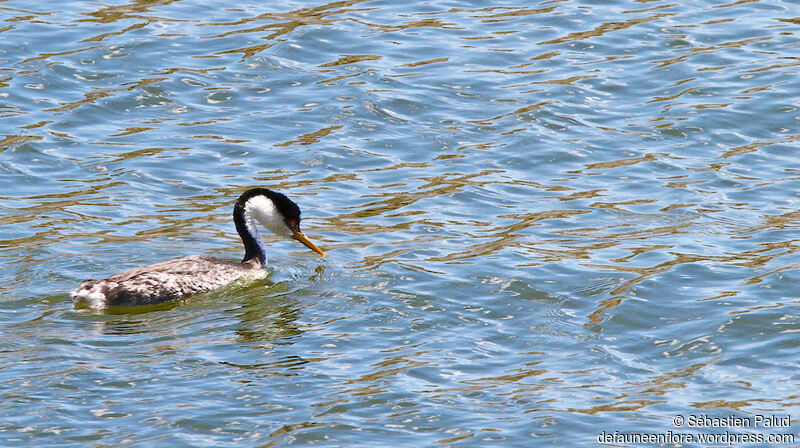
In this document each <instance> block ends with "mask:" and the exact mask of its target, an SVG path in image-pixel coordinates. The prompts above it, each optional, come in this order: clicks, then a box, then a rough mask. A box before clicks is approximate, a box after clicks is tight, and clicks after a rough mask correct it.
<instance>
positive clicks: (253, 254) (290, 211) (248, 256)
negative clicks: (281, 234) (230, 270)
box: [233, 188, 300, 265]
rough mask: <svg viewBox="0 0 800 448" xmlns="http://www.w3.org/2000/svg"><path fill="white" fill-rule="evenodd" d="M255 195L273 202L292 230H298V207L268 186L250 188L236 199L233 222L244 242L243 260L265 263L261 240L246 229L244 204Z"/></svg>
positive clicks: (265, 256)
mask: <svg viewBox="0 0 800 448" xmlns="http://www.w3.org/2000/svg"><path fill="white" fill-rule="evenodd" d="M256 196H265V197H266V198H267V199H269V200H270V201H272V203H273V204H275V208H276V209H277V210H278V213H280V214H281V215H282V216H283V219H284V220H285V221H286V225H287V226H288V227H289V228H290V229H293V230H297V231H300V207H298V206H297V204H295V203H294V202H293V201H292V200H291V199H289V198H287V197H286V195H285V194H283V193H278V192H277V191H273V190H270V189H268V188H251V189H249V190H247V191H245V192H244V193H242V195H241V196H239V199H237V200H236V205H234V206H233V222H234V223H235V224H236V231H237V232H239V236H241V237H242V242H243V243H244V251H245V252H244V260H242V262H245V261H249V260H252V259H254V258H256V259H258V261H260V262H261V264H262V265H263V264H265V263H266V259H267V254H266V253H264V249H263V246H262V243H261V241H258V240H257V239H256V238H257V237H256V236H255V235H253V234H252V233H250V230H248V229H247V220H246V217H245V206H246V204H247V201H249V200H250V199H251V198H253V197H256Z"/></svg>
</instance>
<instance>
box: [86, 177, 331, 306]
mask: <svg viewBox="0 0 800 448" xmlns="http://www.w3.org/2000/svg"><path fill="white" fill-rule="evenodd" d="M256 221H258V222H260V223H261V224H262V225H263V226H264V227H266V228H267V229H269V230H271V231H272V232H274V233H275V234H277V235H279V236H282V237H284V238H294V239H296V240H298V241H300V242H301V243H303V244H305V245H306V247H308V248H309V249H311V250H313V251H314V252H316V253H318V254H320V255H322V256H323V257H324V256H325V253H324V252H322V251H321V250H320V249H319V248H318V247H317V246H315V245H314V243H312V242H311V241H309V239H308V238H307V237H306V236H305V235H304V234H303V232H301V231H300V208H299V207H298V206H297V204H295V203H294V202H292V200H291V199H289V198H287V197H286V196H285V195H283V194H282V193H278V192H277V191H272V190H268V189H266V188H253V189H251V190H247V191H245V192H244V193H243V194H242V195H241V196H240V197H239V199H238V200H237V201H236V205H234V206H233V222H234V223H235V224H236V231H237V232H239V236H241V237H242V242H243V243H244V250H245V253H244V259H242V261H241V263H236V262H234V261H229V260H224V259H221V258H216V257H209V256H206V255H191V256H188V257H183V258H177V259H174V260H169V261H162V262H161V263H156V264H151V265H149V266H144V267H140V268H135V269H131V270H129V271H125V272H120V273H119V274H114V275H112V276H111V277H108V278H106V279H104V280H85V281H83V282H81V283H80V285H78V287H77V288H75V290H74V291H72V294H70V295H71V296H72V300H73V302H74V304H75V305H76V306H80V305H84V304H85V305H88V306H89V307H90V308H95V309H102V308H106V307H110V306H118V305H148V304H154V303H161V302H167V301H170V300H175V299H179V298H181V297H185V296H188V295H191V294H197V293H201V292H205V291H211V290H212V289H216V288H219V287H221V286H224V285H227V284H229V283H231V282H233V281H235V280H238V279H242V278H248V277H260V276H263V275H264V271H263V267H264V265H265V264H266V261H267V253H266V249H265V247H264V243H263V241H262V240H261V235H260V234H259V233H258V228H257V227H256Z"/></svg>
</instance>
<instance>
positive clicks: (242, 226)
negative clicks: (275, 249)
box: [233, 198, 267, 265]
mask: <svg viewBox="0 0 800 448" xmlns="http://www.w3.org/2000/svg"><path fill="white" fill-rule="evenodd" d="M248 199H249V198H248ZM245 202H247V200H244V201H242V200H241V198H239V200H238V201H236V205H234V206H233V223H234V224H236V231H237V232H238V233H239V236H240V237H241V238H242V243H244V258H243V259H242V263H244V262H246V261H251V260H253V259H256V260H258V261H259V263H261V264H262V265H264V264H265V263H266V262H267V254H265V253H264V249H263V248H262V247H261V242H260V241H258V240H257V238H258V237H257V236H255V235H253V234H252V233H251V232H250V230H249V229H248V228H247V218H246V217H245V210H244V203H245Z"/></svg>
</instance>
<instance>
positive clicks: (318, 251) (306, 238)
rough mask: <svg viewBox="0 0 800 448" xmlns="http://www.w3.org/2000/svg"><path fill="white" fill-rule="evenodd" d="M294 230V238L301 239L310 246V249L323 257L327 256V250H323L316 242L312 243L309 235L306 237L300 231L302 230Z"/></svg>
mask: <svg viewBox="0 0 800 448" xmlns="http://www.w3.org/2000/svg"><path fill="white" fill-rule="evenodd" d="M292 232H294V239H296V240H297V241H300V242H301V243H303V244H304V245H305V246H306V247H307V248H309V249H311V250H313V251H314V252H316V253H318V254H320V255H322V256H323V257H324V256H325V252H323V251H321V250H320V249H319V247H317V246H315V245H314V243H312V242H311V240H309V239H308V237H306V236H305V235H304V234H303V232H300V231H297V230H292Z"/></svg>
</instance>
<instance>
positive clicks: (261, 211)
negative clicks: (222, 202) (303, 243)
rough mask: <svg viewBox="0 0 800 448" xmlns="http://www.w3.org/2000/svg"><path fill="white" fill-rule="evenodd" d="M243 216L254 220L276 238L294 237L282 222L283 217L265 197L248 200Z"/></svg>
mask: <svg viewBox="0 0 800 448" xmlns="http://www.w3.org/2000/svg"><path fill="white" fill-rule="evenodd" d="M245 214H246V215H247V216H248V217H252V218H255V219H256V220H257V221H258V222H260V223H261V225H263V226H264V227H266V228H267V229H269V230H270V231H271V232H272V233H274V234H276V235H278V236H282V237H285V238H291V237H292V236H293V235H294V234H293V233H292V230H291V229H290V228H289V227H288V226H287V225H286V223H285V222H284V220H283V216H282V215H281V214H280V212H278V209H277V208H275V204H274V203H273V202H272V201H271V200H269V199H267V198H266V197H265V196H254V197H252V198H250V199H249V200H248V201H247V203H246V204H245ZM253 227H255V226H253ZM254 233H255V232H254Z"/></svg>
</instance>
